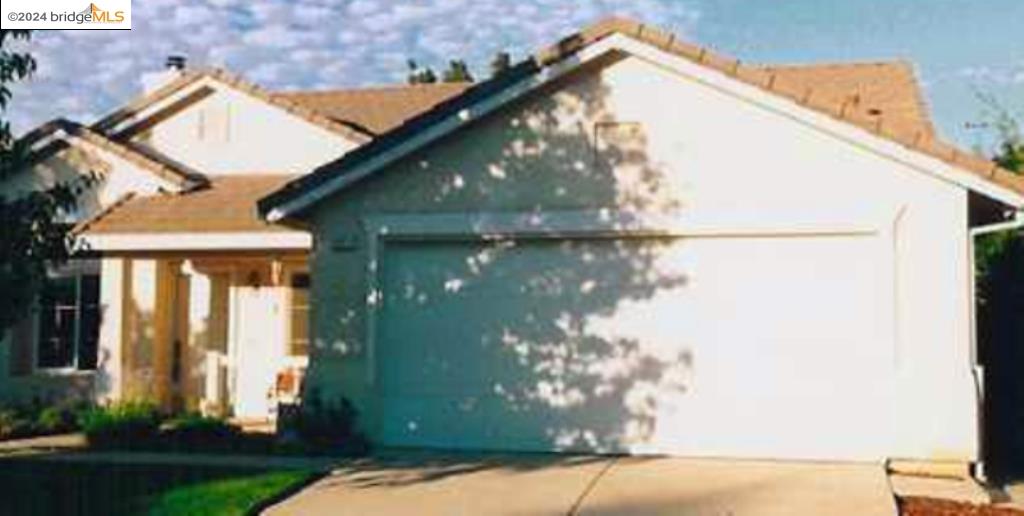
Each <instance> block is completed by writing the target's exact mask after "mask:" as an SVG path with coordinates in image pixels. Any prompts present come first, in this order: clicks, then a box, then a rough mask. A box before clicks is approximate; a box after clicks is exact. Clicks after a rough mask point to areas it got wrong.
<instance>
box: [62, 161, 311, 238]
mask: <svg viewBox="0 0 1024 516" xmlns="http://www.w3.org/2000/svg"><path fill="white" fill-rule="evenodd" d="M292 178H294V176H283V175H238V176H213V177H211V178H210V184H209V186H208V187H206V188H202V189H197V190H193V191H191V192H189V193H185V194H165V195H154V196H149V197H139V196H128V197H125V198H123V199H121V200H120V201H119V202H117V203H115V204H114V205H111V206H110V207H108V208H107V209H106V210H104V211H103V212H101V213H100V214H98V215H97V216H95V217H93V218H92V220H90V221H87V222H85V223H83V224H82V225H81V226H79V227H78V228H77V230H76V232H77V233H93V234H99V233H191V232H199V233H203V232H207V233H212V232H252V231H282V230H287V229H288V228H285V227H283V226H275V225H272V224H268V223H266V222H264V221H263V220H262V219H260V218H259V216H257V214H256V200H257V199H259V198H260V197H263V196H264V195H266V194H268V193H270V192H272V191H274V190H275V189H277V188H278V187H280V186H281V185H282V184H284V183H285V182H287V181H288V180H289V179H292Z"/></svg>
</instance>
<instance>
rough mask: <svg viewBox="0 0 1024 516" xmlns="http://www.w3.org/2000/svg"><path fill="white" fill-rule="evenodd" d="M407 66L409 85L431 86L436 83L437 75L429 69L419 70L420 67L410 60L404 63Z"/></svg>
mask: <svg viewBox="0 0 1024 516" xmlns="http://www.w3.org/2000/svg"><path fill="white" fill-rule="evenodd" d="M406 63H407V64H408V66H409V75H408V77H407V81H408V82H409V84H433V83H435V82H437V74H435V73H434V70H431V69H430V67H423V68H421V67H420V65H419V64H418V63H417V62H416V61H413V60H412V59H410V60H408V61H407V62H406Z"/></svg>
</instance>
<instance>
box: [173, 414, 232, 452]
mask: <svg viewBox="0 0 1024 516" xmlns="http://www.w3.org/2000/svg"><path fill="white" fill-rule="evenodd" d="M161 437H162V438H161V441H162V442H164V443H165V444H166V445H167V446H169V447H170V448H172V449H174V450H179V451H204V452H208V451H231V450H235V449H236V448H238V447H240V444H241V443H240V441H241V437H242V429H241V428H240V427H238V426H237V425H232V424H230V423H228V422H226V421H224V420H222V419H219V418H215V417H206V416H203V415H201V414H196V413H189V414H185V415H183V416H179V417H177V418H175V419H173V420H171V421H170V422H169V424H168V428H167V429H166V430H165V431H164V432H163V433H162V435H161Z"/></svg>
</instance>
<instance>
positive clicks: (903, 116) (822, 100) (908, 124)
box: [259, 19, 1024, 220]
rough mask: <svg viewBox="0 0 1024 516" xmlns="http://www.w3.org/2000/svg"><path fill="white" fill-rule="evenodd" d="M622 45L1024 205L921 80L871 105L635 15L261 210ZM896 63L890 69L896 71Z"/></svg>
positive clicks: (297, 184)
mask: <svg viewBox="0 0 1024 516" xmlns="http://www.w3.org/2000/svg"><path fill="white" fill-rule="evenodd" d="M617 51H625V52H627V53H635V54H637V55H641V54H643V55H641V57H650V58H652V59H657V60H660V61H663V62H666V63H665V64H666V65H667V66H676V67H679V66H686V67H687V68H688V71H690V72H692V73H695V74H701V75H704V76H708V80H710V81H714V82H715V83H716V86H717V87H725V88H732V89H737V90H743V93H744V94H748V95H750V94H753V93H758V94H760V95H761V97H770V99H769V100H770V101H772V102H775V103H777V104H778V103H784V105H782V104H780V105H779V106H778V108H779V109H780V110H785V111H786V113H787V114H795V116H797V117H803V118H805V119H806V123H811V124H815V125H820V126H826V125H827V126H829V127H828V130H829V131H830V132H844V133H849V134H843V135H842V136H841V137H842V138H844V139H848V140H849V141H855V142H857V144H858V145H869V146H872V147H873V148H875V149H876V150H877V152H879V153H880V154H885V155H887V156H890V157H894V158H895V159H899V160H904V161H914V168H917V169H918V170H921V171H924V172H932V171H935V170H938V171H939V172H937V174H945V175H948V176H949V178H950V180H952V181H954V182H957V183H958V184H961V185H962V186H964V187H965V188H970V189H972V190H975V191H979V192H981V193H983V194H985V195H987V196H990V197H993V198H996V199H999V200H1000V201H1002V202H1006V203H1007V204H1011V205H1015V206H1024V177H1020V176H1017V175H1015V174H1013V173H1011V172H1009V171H1006V170H1003V169H1000V168H999V167H998V166H996V165H995V164H993V163H992V162H990V161H989V160H986V159H984V158H981V157H977V156H973V155H970V154H968V153H965V152H963V151H960V150H958V149H956V148H955V147H953V146H951V145H948V144H945V143H943V142H940V141H938V140H937V139H936V138H935V136H934V129H933V128H932V126H931V123H930V121H928V119H927V115H926V114H925V111H924V108H923V103H922V102H921V101H920V96H919V94H917V92H916V87H914V89H913V91H914V101H910V102H908V101H907V100H906V96H903V97H900V100H899V101H898V102H897V100H896V98H895V97H893V98H891V99H890V100H889V102H888V104H886V105H887V106H888V108H887V109H880V108H877V107H870V106H869V105H868V104H867V103H865V102H864V99H865V97H867V96H868V95H867V94H868V92H871V94H872V95H873V97H872V98H876V97H877V98H884V96H885V91H884V90H885V88H884V87H883V88H874V89H871V88H866V89H865V93H864V94H863V95H857V94H854V95H849V94H842V93H841V94H839V95H837V94H836V93H835V92H836V91H840V92H841V91H842V88H837V87H835V86H833V87H831V88H830V87H827V86H824V87H817V88H816V87H815V86H812V85H809V84H808V81H809V78H810V76H813V75H820V74H821V73H822V72H821V71H820V70H817V71H814V72H811V71H809V70H810V68H806V69H800V68H797V67H763V66H761V67H756V66H748V65H743V64H742V63H740V61H738V60H735V59H731V58H726V57H723V56H720V55H718V54H715V53H713V52H711V51H709V50H708V49H706V48H703V47H699V46H695V45H691V44H688V43H685V42H682V41H679V40H676V38H675V36H674V35H672V34H670V33H666V32H662V31H660V30H658V29H654V28H651V27H648V26H645V25H643V24H640V23H637V22H633V21H630V20H622V19H610V20H605V21H603V22H600V23H598V24H595V25H593V26H591V27H588V28H586V29H584V30H583V31H581V32H579V33H577V34H574V35H572V36H570V37H568V38H565V39H563V40H562V41H560V42H558V43H557V44H555V45H553V46H551V47H549V48H546V49H544V50H542V51H541V52H539V53H537V54H536V55H534V56H532V57H531V58H529V59H527V60H525V61H523V62H522V63H520V64H518V65H516V66H514V67H513V68H512V69H510V70H509V71H508V72H506V73H505V74H502V75H500V76H498V77H496V78H493V79H491V80H488V81H485V82H482V83H479V84H477V85H474V86H473V87H471V88H469V89H467V90H466V91H465V92H463V93H462V94H460V95H458V96H455V97H453V98H451V99H449V100H447V101H445V102H442V103H440V104H438V105H437V106H435V107H434V108H432V109H430V110H429V111H426V112H424V113H422V114H420V115H419V116H417V117H415V118H413V119H411V120H408V121H407V122H405V123H404V124H402V125H401V126H399V127H397V128H395V129H394V130H392V131H390V132H388V133H385V134H384V135H382V136H381V137H380V138H377V139H375V140H374V141H373V142H371V143H369V144H367V145H364V146H362V147H360V148H358V149H356V150H355V151H353V152H350V153H349V154H346V155H345V156H342V157H341V158H339V159H338V160H335V161H334V162H331V163H328V164H326V165H324V166H321V167H320V168H318V169H317V170H315V171H314V172H313V173H311V174H308V175H306V176H304V177H301V178H299V179H297V180H295V181H293V182H291V183H289V184H288V185H286V186H285V187H284V188H282V189H281V190H279V191H277V192H275V193H274V194H272V195H270V196H268V197H266V198H264V199H262V200H261V201H260V203H259V206H260V211H261V213H263V214H264V215H265V216H267V217H268V218H269V219H270V220H279V219H282V218H285V217H289V216H293V215H295V214H297V213H301V212H302V211H303V210H305V209H307V208H308V207H309V206H311V205H313V204H314V203H316V202H317V201H319V200H320V199H323V198H324V197H326V196H328V195H330V194H331V193H333V192H336V191H338V190H340V189H342V188H344V187H346V186H348V185H350V184H352V183H354V182H356V181H358V180H360V179H361V178H362V177H365V176H367V175H369V174H372V173H374V172H375V171H376V170H379V169H380V168H382V167H383V166H385V165H387V164H388V163H390V162H392V161H394V160H397V159H400V158H401V157H403V156H405V155H408V154H409V153H411V152H413V151H414V150H416V149H418V148H420V147H422V146H424V145H426V144H428V143H430V142H432V141H435V140H436V139H438V138H440V137H442V136H443V135H445V134H447V133H448V132H450V131H453V130H455V129H456V128H458V127H460V126H461V125H464V124H465V123H466V122H468V121H469V120H472V119H475V118H479V117H483V116H486V115H487V114H489V113H490V112H492V111H494V110H495V109H497V108H498V107H500V106H501V105H502V104H504V103H506V102H508V101H510V100H512V99H514V98H517V97H518V96H520V95H522V94H525V93H526V92H528V91H531V90H533V89H535V88H537V87H539V86H540V85H542V84H544V83H546V82H547V81H550V80H553V79H554V78H557V77H560V76H562V75H564V74H566V73H568V72H569V71H571V70H572V69H574V68H577V67H579V66H580V65H581V64H582V63H584V62H587V61H590V60H593V59H596V58H598V57H600V56H602V55H604V54H607V53H608V52H617ZM668 61H671V63H668ZM902 66H903V67H904V69H903V70H902V71H901V73H902V75H903V79H902V81H903V82H904V83H909V84H910V85H911V86H914V85H913V80H912V79H913V75H912V73H911V72H910V70H909V68H908V67H906V65H902ZM888 70H890V73H891V70H892V69H888ZM711 75H713V76H711ZM843 75H844V74H837V77H838V78H837V79H833V81H834V82H838V83H842V82H844V81H846V82H848V81H850V78H849V76H850V75H852V73H850V72H846V73H845V75H846V77H843ZM822 115H824V116H822ZM887 115H888V116H887ZM835 122H841V123H839V124H836V123H835ZM851 131H853V132H851ZM933 173H934V172H933Z"/></svg>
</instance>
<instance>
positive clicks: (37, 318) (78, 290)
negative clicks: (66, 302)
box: [32, 269, 102, 375]
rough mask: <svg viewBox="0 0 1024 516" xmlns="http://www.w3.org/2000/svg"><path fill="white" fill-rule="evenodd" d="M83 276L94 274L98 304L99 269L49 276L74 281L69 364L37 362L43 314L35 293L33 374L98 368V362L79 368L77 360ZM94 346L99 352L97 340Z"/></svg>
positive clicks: (39, 297) (97, 301)
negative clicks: (89, 367)
mask: <svg viewBox="0 0 1024 516" xmlns="http://www.w3.org/2000/svg"><path fill="white" fill-rule="evenodd" d="M85 276H96V278H97V289H96V293H97V299H96V305H97V306H100V305H101V301H100V298H99V296H100V292H99V291H100V285H101V284H102V279H101V277H100V274H99V271H94V270H89V269H83V270H75V271H72V272H66V273H61V274H55V275H53V276H52V277H51V278H50V279H51V280H57V281H61V280H68V279H73V280H74V283H75V305H74V306H75V308H74V314H75V327H74V331H73V333H74V339H73V342H72V350H71V364H70V365H66V366H57V367H46V366H43V365H41V364H40V363H39V360H40V352H39V351H40V349H39V348H40V346H41V345H42V343H43V341H42V337H43V332H42V327H41V326H42V315H43V299H42V296H41V295H37V296H36V298H35V300H34V302H33V304H32V372H33V373H34V374H42V375H74V374H94V373H95V372H96V370H97V369H99V364H98V363H97V365H96V367H93V368H92V369H81V368H80V365H81V364H80V362H79V350H80V349H81V345H82V327H83V324H82V314H83V313H84V312H85V306H84V304H83V302H82V291H83V289H82V283H83V278H84V277H85ZM97 316H99V315H97ZM99 331H100V330H99V325H97V332H99ZM98 340H99V335H97V341H98ZM96 347H97V350H96V352H97V353H99V343H98V342H97V345H96Z"/></svg>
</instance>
